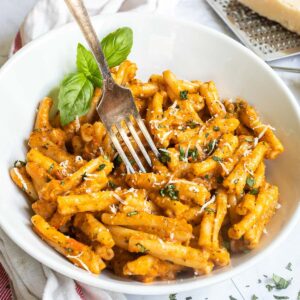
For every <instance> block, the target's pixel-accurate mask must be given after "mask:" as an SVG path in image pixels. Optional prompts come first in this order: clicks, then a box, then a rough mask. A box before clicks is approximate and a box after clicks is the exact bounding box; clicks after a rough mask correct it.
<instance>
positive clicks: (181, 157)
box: [179, 146, 185, 161]
mask: <svg viewBox="0 0 300 300" xmlns="http://www.w3.org/2000/svg"><path fill="white" fill-rule="evenodd" d="M179 160H181V161H182V160H185V154H184V149H183V148H182V147H181V146H179Z"/></svg>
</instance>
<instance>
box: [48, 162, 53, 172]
mask: <svg viewBox="0 0 300 300" xmlns="http://www.w3.org/2000/svg"><path fill="white" fill-rule="evenodd" d="M53 168H54V163H52V164H51V165H50V167H49V169H48V173H51V172H52V170H53Z"/></svg>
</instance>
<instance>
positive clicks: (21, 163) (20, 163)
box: [14, 160, 26, 168]
mask: <svg viewBox="0 0 300 300" xmlns="http://www.w3.org/2000/svg"><path fill="white" fill-rule="evenodd" d="M24 166H26V162H25V161H22V160H16V161H15V162H14V167H15V168H21V167H24Z"/></svg>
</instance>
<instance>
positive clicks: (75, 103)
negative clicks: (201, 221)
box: [58, 73, 94, 126]
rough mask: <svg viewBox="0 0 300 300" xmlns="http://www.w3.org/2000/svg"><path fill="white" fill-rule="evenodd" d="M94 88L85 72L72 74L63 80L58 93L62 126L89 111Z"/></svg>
mask: <svg viewBox="0 0 300 300" xmlns="http://www.w3.org/2000/svg"><path fill="white" fill-rule="evenodd" d="M93 90H94V88H93V84H92V83H91V82H90V81H89V80H88V79H87V78H86V76H85V75H84V74H83V73H78V74H71V75H69V76H68V77H67V78H65V79H64V80H63V81H62V83H61V86H60V89H59V94H58V110H59V112H60V121H61V124H62V126H64V125H66V124H68V123H70V122H72V121H74V120H75V119H76V117H77V116H78V117H80V116H82V115H84V114H86V113H87V112H88V110H89V107H90V103H91V99H92V95H93Z"/></svg>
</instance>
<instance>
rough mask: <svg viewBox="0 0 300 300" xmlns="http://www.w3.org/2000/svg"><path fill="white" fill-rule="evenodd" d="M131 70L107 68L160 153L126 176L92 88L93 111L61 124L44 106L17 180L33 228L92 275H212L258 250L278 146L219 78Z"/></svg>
mask: <svg viewBox="0 0 300 300" xmlns="http://www.w3.org/2000/svg"><path fill="white" fill-rule="evenodd" d="M136 71H137V66H136V64H134V63H132V62H130V61H128V60H126V61H124V62H123V63H121V64H120V66H119V67H114V68H113V69H111V72H112V76H113V78H114V79H115V81H116V82H117V83H118V84H120V85H124V86H126V87H128V88H130V89H131V91H132V94H133V96H134V99H135V102H136V105H137V108H138V110H139V112H140V114H141V116H142V117H143V118H144V119H145V123H146V125H147V127H148V129H149V131H150V133H151V135H152V136H153V138H154V141H155V143H156V146H157V148H158V149H159V151H160V156H159V157H158V158H157V157H155V156H154V155H153V154H152V153H150V155H151V158H152V162H153V168H152V169H151V170H150V169H149V170H147V173H139V172H136V173H134V174H127V172H126V167H125V165H124V163H123V162H122V160H121V159H120V157H119V156H118V154H117V153H116V151H115V149H114V147H113V146H112V145H111V142H110V138H109V135H108V133H107V132H106V130H105V127H104V125H103V124H102V123H101V121H100V120H99V119H98V118H97V113H96V112H95V108H96V106H97V103H98V102H99V101H100V97H101V95H102V90H101V89H100V88H95V90H94V96H93V98H92V100H91V108H90V110H89V111H88V113H87V114H86V115H85V116H82V117H80V118H76V120H75V121H73V122H71V123H69V124H67V125H65V126H62V125H61V124H60V119H59V115H58V113H57V114H56V116H54V117H53V118H50V117H49V112H50V109H51V107H52V105H53V101H52V99H51V98H49V97H46V98H45V99H43V100H42V101H41V103H40V105H39V109H38V112H37V117H36V121H35V125H34V130H33V131H32V133H31V135H30V137H29V148H30V149H29V151H28V153H27V156H26V159H27V161H26V162H21V161H17V162H16V163H15V165H14V167H13V168H12V169H11V170H10V175H11V178H12V180H13V181H14V182H15V183H16V185H17V186H18V187H19V188H21V189H22V190H23V191H24V192H25V193H26V194H27V196H28V198H29V199H30V201H31V202H30V205H31V206H32V210H33V212H34V215H33V217H32V219H31V221H32V225H33V230H34V231H35V232H36V233H37V234H38V235H39V236H40V237H41V238H42V239H43V240H44V241H45V242H46V243H47V244H49V245H50V246H52V247H53V248H54V249H55V250H56V251H58V252H59V253H60V254H62V255H63V256H65V257H66V258H67V259H68V260H69V261H71V262H72V263H73V264H75V265H76V266H78V267H80V268H82V269H85V270H86V271H88V272H90V273H94V274H99V273H100V272H101V271H102V270H103V269H105V268H107V269H109V270H111V271H112V272H114V273H115V274H117V275H119V276H123V277H126V278H132V279H135V280H139V281H142V282H151V281H154V280H170V279H174V278H176V277H177V276H180V275H179V274H181V273H183V272H184V273H191V274H194V275H201V274H208V273H210V272H212V270H213V269H214V268H216V267H223V266H226V265H228V264H229V263H230V255H231V253H233V252H237V251H240V252H242V251H245V250H251V249H253V248H255V247H256V246H257V245H258V244H259V240H260V238H261V236H262V234H263V232H264V229H265V227H266V225H267V224H268V223H269V222H270V220H271V218H272V216H273V214H274V213H276V209H277V208H278V206H279V205H278V198H279V191H278V187H277V186H275V185H273V184H271V183H269V182H268V181H267V178H266V176H265V169H266V165H265V162H264V161H265V159H275V158H276V157H277V156H278V155H279V154H280V153H282V152H283V150H284V149H283V146H282V144H281V142H280V140H279V139H278V138H277V137H276V135H275V134H274V130H273V128H272V127H271V126H270V125H266V124H263V123H262V121H261V120H260V119H259V117H258V114H257V112H256V111H255V109H254V108H253V107H252V106H250V104H248V103H247V102H246V101H244V100H241V99H237V101H236V102H233V101H231V100H228V99H225V100H224V101H222V100H221V98H220V96H219V93H218V90H217V88H216V85H215V83H214V82H213V81H209V82H201V81H198V80H194V81H187V80H180V79H178V78H177V77H176V76H175V75H174V74H173V73H172V72H171V71H170V70H166V71H164V72H163V73H162V75H159V74H154V75H152V76H151V77H150V79H149V81H148V82H142V81H140V80H138V79H136V78H135V76H136ZM127 133H128V134H129V132H127ZM129 138H130V137H129ZM141 139H142V140H143V137H142V136H141ZM123 146H124V145H123ZM134 147H136V145H134ZM123 148H124V149H125V151H126V154H127V155H128V157H129V158H130V157H131V156H130V153H129V151H127V150H126V147H125V146H124V147H123ZM133 166H134V167H136V166H135V165H134V164H133ZM137 170H138V169H137Z"/></svg>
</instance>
